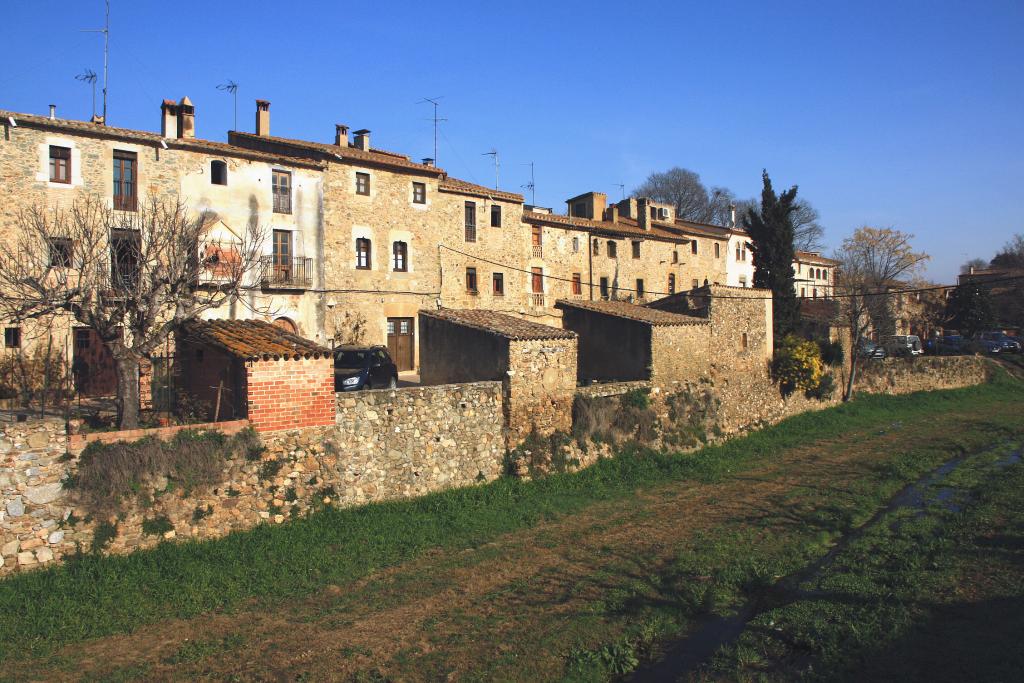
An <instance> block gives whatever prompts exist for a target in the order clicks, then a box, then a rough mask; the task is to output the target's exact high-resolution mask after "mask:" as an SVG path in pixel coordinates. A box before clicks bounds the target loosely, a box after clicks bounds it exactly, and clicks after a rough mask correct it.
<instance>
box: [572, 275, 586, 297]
mask: <svg viewBox="0 0 1024 683" xmlns="http://www.w3.org/2000/svg"><path fill="white" fill-rule="evenodd" d="M582 280H583V279H582V278H581V277H580V274H579V273H573V274H572V293H573V295H574V296H579V295H581V294H583V281H582Z"/></svg>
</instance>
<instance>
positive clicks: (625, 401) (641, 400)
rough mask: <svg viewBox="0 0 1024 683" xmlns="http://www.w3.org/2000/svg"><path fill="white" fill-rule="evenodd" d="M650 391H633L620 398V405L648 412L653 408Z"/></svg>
mask: <svg viewBox="0 0 1024 683" xmlns="http://www.w3.org/2000/svg"><path fill="white" fill-rule="evenodd" d="M650 393H651V390H650V389H632V390H630V391H627V392H626V393H624V394H623V395H622V396H619V404H620V405H621V406H622V407H623V408H638V409H640V410H647V409H648V408H650V407H651V396H650Z"/></svg>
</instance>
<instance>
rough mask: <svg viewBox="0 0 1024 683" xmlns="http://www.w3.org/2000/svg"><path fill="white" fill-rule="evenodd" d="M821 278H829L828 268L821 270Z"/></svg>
mask: <svg viewBox="0 0 1024 683" xmlns="http://www.w3.org/2000/svg"><path fill="white" fill-rule="evenodd" d="M821 279H822V280H828V271H827V270H823V271H821Z"/></svg>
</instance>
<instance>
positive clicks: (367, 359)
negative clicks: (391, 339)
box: [334, 346, 398, 391]
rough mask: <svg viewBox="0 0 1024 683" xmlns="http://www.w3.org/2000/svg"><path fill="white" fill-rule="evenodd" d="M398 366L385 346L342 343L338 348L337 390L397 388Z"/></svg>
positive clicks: (335, 381) (335, 362) (336, 351)
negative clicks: (346, 344) (344, 344)
mask: <svg viewBox="0 0 1024 683" xmlns="http://www.w3.org/2000/svg"><path fill="white" fill-rule="evenodd" d="M396 386H398V367H397V366H396V365H395V364H394V362H393V361H392V360H391V356H389V355H388V350H387V349H386V348H384V347H383V346H340V347H338V348H336V349H335V350H334V390H335V391H358V390H359V389H385V388H388V389H394V388H395V387H396Z"/></svg>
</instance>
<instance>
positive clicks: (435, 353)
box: [419, 309, 576, 446]
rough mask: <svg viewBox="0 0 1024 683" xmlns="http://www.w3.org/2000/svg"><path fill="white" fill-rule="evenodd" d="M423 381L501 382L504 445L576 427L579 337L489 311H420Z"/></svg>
mask: <svg viewBox="0 0 1024 683" xmlns="http://www.w3.org/2000/svg"><path fill="white" fill-rule="evenodd" d="M419 315H420V317H419V325H420V378H421V380H422V382H423V384H427V385H429V384H449V383H459V382H479V381H485V380H500V381H501V382H502V387H503V391H504V395H505V423H506V442H507V444H508V445H509V446H514V445H516V444H518V443H519V442H521V441H522V440H523V438H525V437H526V435H527V434H529V433H530V430H531V429H533V428H536V429H537V431H538V432H539V433H541V434H550V433H552V432H554V431H556V430H562V431H566V432H568V431H569V430H571V428H572V402H573V396H574V394H575V391H576V334H575V333H574V332H571V331H568V330H563V329H559V328H557V327H550V326H548V325H541V324H539V323H535V322H530V321H528V320H523V319H522V318H517V317H515V316H512V315H508V314H506V313H499V312H497V311H489V310H480V309H475V310H457V309H441V310H438V311H420V314H419Z"/></svg>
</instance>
